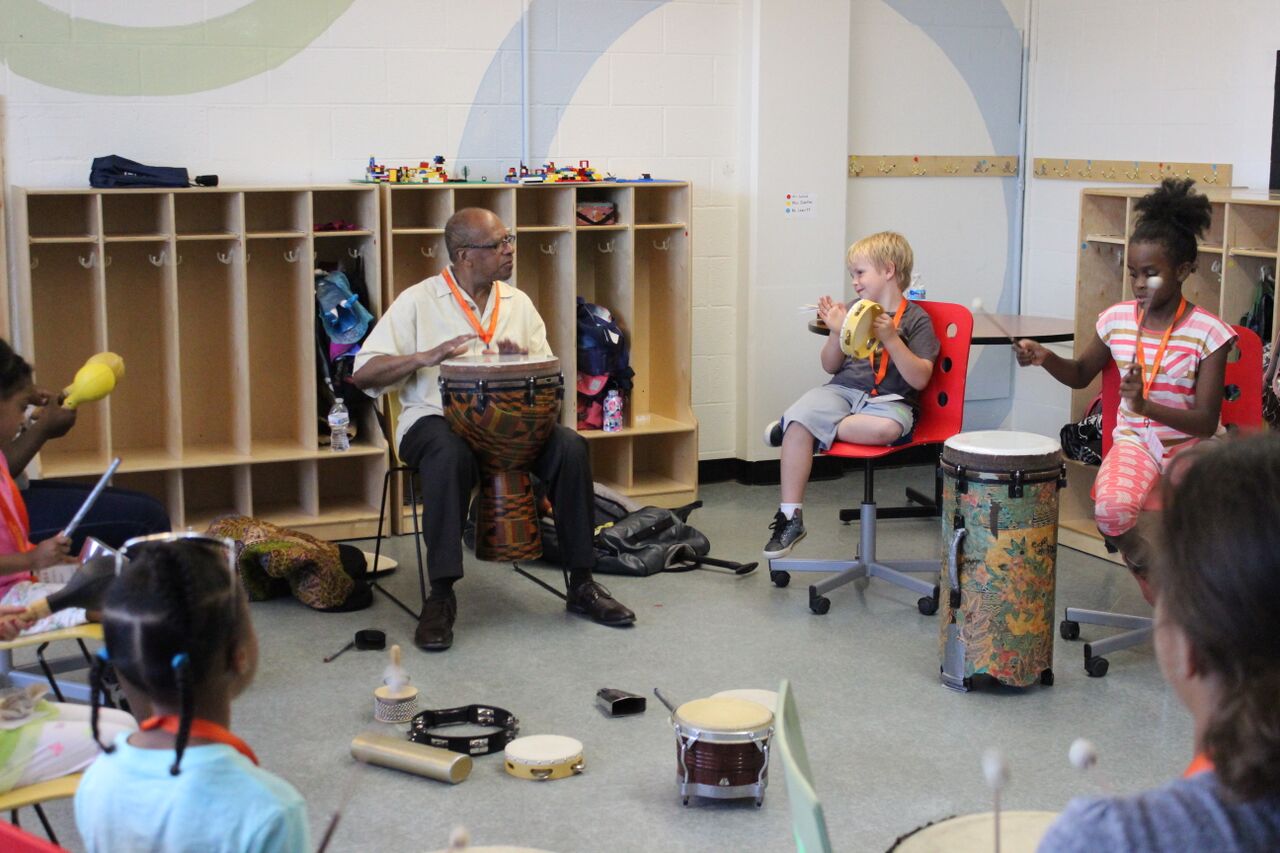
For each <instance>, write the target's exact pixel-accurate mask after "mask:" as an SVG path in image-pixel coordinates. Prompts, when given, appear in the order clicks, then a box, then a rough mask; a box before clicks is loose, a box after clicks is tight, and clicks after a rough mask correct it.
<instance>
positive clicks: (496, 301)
mask: <svg viewBox="0 0 1280 853" xmlns="http://www.w3.org/2000/svg"><path fill="white" fill-rule="evenodd" d="M442 275H443V276H444V280H445V283H446V284H448V285H449V289H450V290H452V291H453V298H454V299H456V300H457V301H458V305H459V306H460V307H461V308H462V313H464V314H466V315H467V322H468V323H470V324H471V328H472V329H475V332H476V335H477V336H479V338H480V340H482V341H484V346H485V349H486V350H487V349H488V348H489V341H491V340H493V333H494V332H495V331H497V329H498V307H499V306H501V305H502V298H501V297H502V294H500V293H498V292H497V285H496V284H495V285H494V289H495V290H494V294H493V313H492V314H490V315H489V328H488V329H485V328H484V326H482V325H481V324H480V318H478V317H477V316H476V312H474V311H472V310H471V305H470V304H468V302H467V300H466V298H464V297H463V295H462V291H461V290H459V289H458V285H457V282H455V281H454V280H453V273H451V272H450V271H449V268H448V267H445V268H444V272H443V273H442Z"/></svg>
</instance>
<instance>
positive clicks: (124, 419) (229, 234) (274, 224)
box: [14, 185, 387, 538]
mask: <svg viewBox="0 0 1280 853" xmlns="http://www.w3.org/2000/svg"><path fill="white" fill-rule="evenodd" d="M15 217H16V220H17V225H18V227H17V229H16V230H17V234H18V235H19V236H18V240H17V245H18V257H17V258H16V259H15V262H14V269H15V270H16V271H17V273H18V275H17V278H18V285H19V286H18V301H19V314H18V317H19V318H20V319H19V320H18V322H17V326H18V328H17V331H18V337H19V338H20V340H21V341H22V342H23V343H22V348H23V351H24V354H25V355H26V356H27V357H28V358H29V359H31V361H32V362H33V363H34V364H35V365H36V367H37V376H38V378H39V379H40V380H41V381H42V382H43V383H44V384H45V385H47V386H52V387H61V386H62V385H65V384H66V382H68V381H69V380H70V378H71V376H72V375H74V373H75V371H76V370H77V369H78V368H79V367H80V365H81V364H83V363H84V360H85V358H86V357H88V356H89V355H91V354H93V353H95V352H98V351H100V350H107V349H109V350H112V351H114V352H117V353H119V354H120V355H121V356H122V357H123V358H124V361H125V364H126V365H127V373H126V375H125V379H124V380H123V381H122V382H121V383H120V385H119V386H118V387H117V388H116V389H115V391H114V392H113V393H112V394H111V396H109V397H108V398H106V399H105V400H102V401H100V402H97V403H92V404H88V405H85V406H83V407H82V408H81V409H80V410H79V417H78V421H77V424H76V427H75V429H73V430H72V431H71V432H70V433H68V434H67V436H66V437H64V438H61V439H59V440H58V441H55V442H50V443H49V444H48V445H47V446H46V447H45V449H44V451H43V452H42V453H41V455H40V457H39V458H38V460H37V462H36V464H35V466H34V467H35V469H36V470H37V471H38V473H39V475H40V476H43V477H47V478H57V479H81V480H85V479H92V478H96V477H97V475H99V474H101V472H102V470H103V469H104V468H105V467H106V466H107V463H108V462H109V461H110V459H111V458H112V457H114V456H120V457H121V460H122V462H121V466H120V470H119V472H118V473H117V475H116V478H115V482H116V483H117V484H118V485H121V486H124V487H127V488H135V489H140V490H142V491H145V492H148V493H150V494H153V495H155V496H156V497H157V498H158V499H160V500H161V501H162V502H163V503H164V504H165V506H166V507H167V508H168V510H169V514H170V517H171V518H172V520H173V523H174V526H175V528H179V529H180V528H185V527H192V528H196V529H200V528H203V527H205V526H207V525H208V523H209V522H210V521H212V520H213V519H214V518H216V517H217V516H219V515H222V514H224V513H227V512H241V513H247V514H250V515H257V516H261V517H263V518H266V519H267V520H269V521H276V522H278V523H283V522H288V526H290V527H294V528H297V529H302V530H306V531H308V532H311V533H313V534H316V535H322V536H327V537H330V538H338V537H344V538H345V537H352V536H368V535H372V534H373V532H374V531H375V530H376V528H377V519H378V508H377V497H378V492H377V491H376V490H375V489H374V486H373V485H371V483H373V482H374V481H375V480H376V481H377V483H376V485H377V487H378V488H380V487H381V475H382V472H383V471H384V470H385V468H386V458H387V457H386V453H387V450H386V446H385V444H384V443H383V441H382V438H381V434H380V433H379V432H378V430H377V426H376V424H375V423H373V422H372V419H370V421H369V422H368V423H360V424H357V429H358V436H357V438H356V441H355V443H354V444H353V446H352V448H351V450H350V451H349V452H348V453H346V454H335V453H332V452H331V451H329V450H328V448H327V447H325V448H322V447H321V446H320V443H319V440H320V429H321V418H320V417H319V413H318V412H317V393H316V367H315V338H314V334H315V332H314V329H315V316H316V307H315V295H314V279H313V272H312V271H313V269H314V268H315V265H317V264H324V263H327V262H340V261H343V260H352V259H354V258H355V257H357V256H358V257H360V258H361V259H362V263H363V269H364V275H365V278H366V281H367V283H368V286H369V293H370V298H371V301H372V302H373V304H372V305H371V306H369V307H370V310H371V311H373V312H374V313H378V312H379V311H380V309H381V296H382V282H381V253H380V243H379V235H380V231H381V217H380V216H379V193H378V189H377V188H376V187H366V186H355V185H351V186H347V185H342V186H327V187H219V188H192V189H184V190H177V191H170V190H154V189H138V190H39V189H27V190H22V189H19V190H18V199H17V203H16V204H15ZM338 220H341V221H342V222H343V223H350V225H351V226H353V228H352V229H351V230H338V231H318V232H316V231H314V229H315V228H316V227H317V226H318V225H323V224H324V223H328V222H336V221H338ZM313 232H314V233H313ZM69 329H70V330H75V334H74V335H70V336H69V335H68V334H67V330H69ZM344 479H350V480H351V481H352V482H351V483H349V484H348V483H342V482H338V481H341V480H344Z"/></svg>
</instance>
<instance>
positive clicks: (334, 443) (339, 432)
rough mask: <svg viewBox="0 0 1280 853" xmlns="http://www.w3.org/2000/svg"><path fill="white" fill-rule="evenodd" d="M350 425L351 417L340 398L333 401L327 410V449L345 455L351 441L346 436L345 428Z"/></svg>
mask: <svg viewBox="0 0 1280 853" xmlns="http://www.w3.org/2000/svg"><path fill="white" fill-rule="evenodd" d="M350 423H351V415H350V414H348V412H347V406H346V404H345V403H343V402H342V398H341V397H336V398H335V399H334V401H333V408H332V409H330V410H329V449H330V450H332V451H333V452H334V453H345V452H346V451H348V450H350V449H351V439H350V438H349V437H348V436H347V427H348V426H349V425H350Z"/></svg>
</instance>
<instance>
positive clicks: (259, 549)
mask: <svg viewBox="0 0 1280 853" xmlns="http://www.w3.org/2000/svg"><path fill="white" fill-rule="evenodd" d="M209 533H210V534H211V535H213V536H225V537H227V538H228V539H233V540H235V543H236V565H237V567H238V568H239V570H240V578H241V580H242V581H243V582H244V587H245V590H246V591H247V592H248V593H249V599H250V600H251V601H264V600H266V599H268V598H275V597H277V596H280V595H283V594H284V593H285V592H291V593H292V594H293V597H294V598H296V599H298V600H299V601H301V602H302V603H303V604H305V605H307V606H308V607H311V608H314V609H316V610H326V609H330V608H334V607H339V606H341V605H342V604H344V603H345V602H346V601H347V598H348V597H349V596H350V595H351V593H352V590H353V589H354V586H355V582H354V581H353V580H352V579H351V577H350V575H348V574H347V572H346V570H344V569H343V567H342V559H341V557H340V556H339V553H338V546H337V545H335V544H334V543H332V542H325V541H323V540H321V539H317V538H315V537H314V536H310V535H308V534H306V533H303V532H301V531H298V530H290V529H288V528H284V527H279V526H277V525H274V524H272V523H271V522H269V521H263V520H261V519H257V518H252V517H250V516H246V515H228V516H223V517H222V518H219V519H217V520H216V521H214V522H213V524H211V525H209Z"/></svg>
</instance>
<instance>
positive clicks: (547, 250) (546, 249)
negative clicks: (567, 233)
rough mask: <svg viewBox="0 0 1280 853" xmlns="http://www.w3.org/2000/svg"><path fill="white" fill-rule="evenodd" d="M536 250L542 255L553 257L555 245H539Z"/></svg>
mask: <svg viewBox="0 0 1280 853" xmlns="http://www.w3.org/2000/svg"><path fill="white" fill-rule="evenodd" d="M538 250H539V251H540V252H542V254H544V255H554V254H555V253H556V244H555V243H539V244H538Z"/></svg>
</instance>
